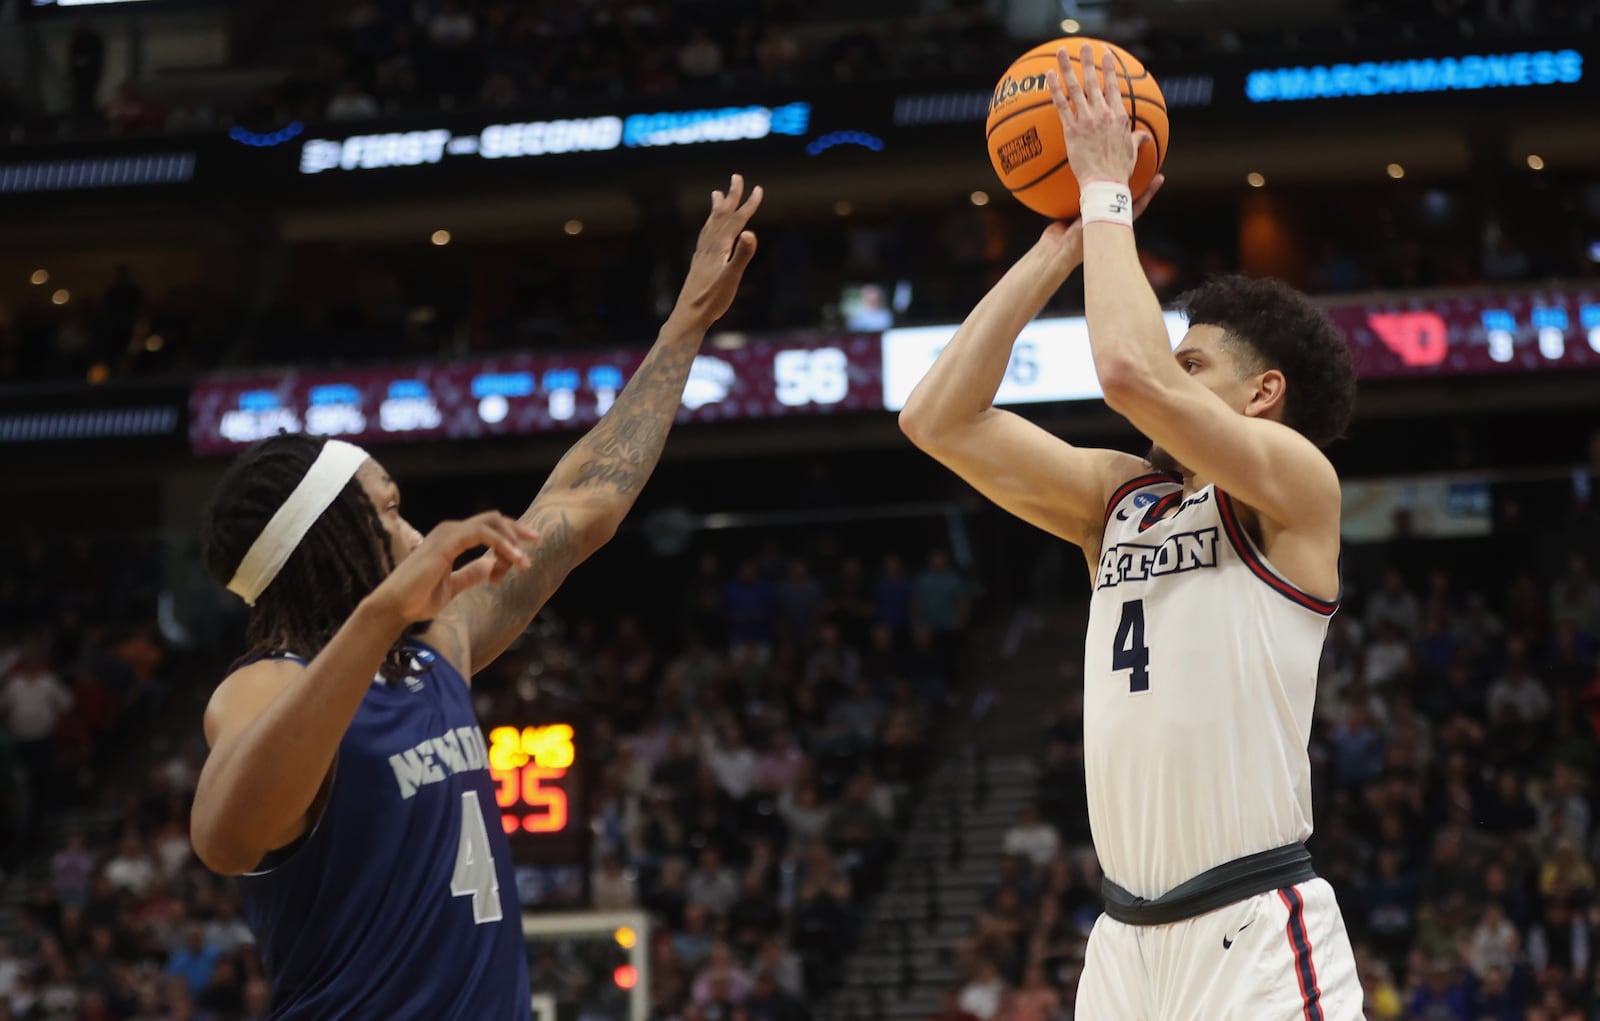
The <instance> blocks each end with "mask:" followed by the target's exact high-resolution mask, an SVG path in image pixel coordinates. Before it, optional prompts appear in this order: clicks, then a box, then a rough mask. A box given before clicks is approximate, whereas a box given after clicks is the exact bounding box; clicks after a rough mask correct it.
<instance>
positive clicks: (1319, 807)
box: [939, 461, 1600, 1021]
mask: <svg viewBox="0 0 1600 1021" xmlns="http://www.w3.org/2000/svg"><path fill="white" fill-rule="evenodd" d="M1594 474H1595V475H1597V476H1600V461H1597V463H1596V465H1595V471H1594ZM1541 502H1543V503H1544V504H1545V507H1546V512H1547V518H1546V519H1544V520H1540V521H1538V522H1529V521H1527V520H1524V518H1523V510H1522V507H1521V506H1520V505H1519V503H1518V502H1517V501H1516V500H1505V501H1503V503H1502V505H1501V509H1500V519H1499V521H1498V522H1497V527H1496V530H1495V534H1494V535H1493V536H1492V537H1490V538H1488V539H1484V540H1481V541H1477V542H1473V543H1471V544H1468V545H1466V546H1464V547H1463V546H1456V547H1452V546H1451V545H1450V544H1448V543H1443V544H1441V543H1437V542H1435V543H1432V544H1430V543H1428V542H1424V541H1417V540H1411V541H1401V542H1397V543H1395V544H1394V545H1393V546H1392V547H1390V548H1387V549H1379V550H1367V551H1361V552H1358V555H1357V556H1356V557H1355V560H1356V562H1357V564H1359V565H1361V566H1359V567H1358V568H1354V569H1352V568H1351V566H1350V564H1349V562H1348V561H1347V566H1346V572H1347V579H1346V586H1347V587H1346V593H1347V595H1346V601H1345V603H1344V605H1343V606H1342V607H1341V609H1340V611H1339V613H1338V614H1336V615H1335V616H1334V618H1333V621H1332V624H1331V628H1330V631H1329V636H1328V640H1327V643H1326V646H1325V648H1324V650H1323V655H1322V660H1321V669H1320V676H1319V682H1318V691H1317V707H1316V715H1315V719H1314V723H1313V730H1312V741H1311V762H1312V769H1313V794H1314V800H1315V806H1316V807H1315V811H1316V832H1315V834H1314V835H1313V837H1312V841H1311V848H1312V852H1313V855H1314V858H1315V861H1316V866H1317V869H1318V872H1319V873H1320V874H1321V875H1322V876H1323V877H1324V878H1326V879H1327V880H1328V881H1329V882H1330V883H1331V884H1332V885H1333V887H1334V889H1335V891H1336V893H1337V895H1338V899H1339V905H1340V909H1341V911H1342V912H1343V915H1344V919H1345V922H1346V925H1347V926H1348V928H1349V931H1350V936H1351V940H1352V942H1353V944H1354V946H1355V948H1356V955H1357V960H1358V963H1359V966H1360V971H1361V978H1362V983H1363V987H1364V988H1365V990H1366V996H1367V1002H1366V1012H1367V1013H1366V1016H1367V1017H1368V1018H1370V1019H1372V1021H1385V1019H1402V1018H1403V1019H1407V1021H1596V1019H1600V967H1597V966H1596V965H1597V961H1596V957H1597V954H1596V951H1597V950H1600V898H1597V896H1596V871H1595V870H1596V865H1597V864H1600V827H1597V822H1600V820H1597V819H1596V818H1595V816H1594V814H1593V802H1592V800H1591V795H1592V794H1594V792H1595V790H1596V784H1597V780H1600V575H1597V572H1596V570H1595V566H1596V565H1600V511H1597V509H1596V508H1595V506H1594V505H1593V504H1591V503H1590V502H1589V500H1588V498H1587V496H1583V495H1579V496H1577V497H1576V498H1575V499H1574V498H1572V497H1570V496H1569V497H1568V498H1567V499H1566V500H1562V501H1556V500H1548V501H1541ZM1385 563H1387V564H1389V565H1390V566H1388V567H1387V568H1385V567H1384V566H1383V565H1384V564H1385ZM1368 579H1370V580H1368ZM1073 666H1074V667H1075V664H1074V665H1073ZM1082 742H1083V719H1082V700H1081V695H1080V694H1079V693H1077V692H1074V693H1072V694H1069V695H1067V696H1065V697H1064V698H1063V699H1062V701H1061V704H1060V707H1059V708H1058V710H1057V711H1056V713H1055V714H1054V716H1053V718H1052V719H1050V720H1049V721H1048V722H1047V724H1046V726H1045V728H1044V734H1043V743H1044V753H1043V756H1042V759H1041V775H1040V780H1039V784H1038V798H1039V802H1038V805H1037V806H1032V807H1030V808H1029V809H1027V810H1026V812H1025V813H1024V816H1023V818H1022V819H1020V820H1019V821H1018V823H1017V825H1016V826H1015V827H1014V828H1013V829H1012V830H1011V831H1010V832H1008V833H1007V835H1006V840H1005V846H1006V851H1007V856H1006V858H1005V859H1004V861H1003V863H1002V866H1001V869H1000V874H999V876H998V878H997V881H996V883H995V885H994V887H993V889H992V891H991V892H990V894H989V896H988V899H987V902H986V904H985V906H984V907H983V909H982V910H981V912H980V913H979V915H978V918H977V920H976V924H975V928H974V931H973V933H972V935H971V937H970V938H969V939H968V940H967V941H966V942H965V943H964V944H963V946H962V947H961V960H962V963H963V965H964V967H965V969H966V973H967V976H968V981H967V982H966V983H965V984H964V985H963V986H961V987H960V988H958V989H953V990H951V991H950V1000H949V1003H948V1004H947V1007H946V1009H945V1011H943V1012H942V1013H941V1014H940V1015H939V1018H940V1021H962V1019H963V1018H964V1019H965V1021H973V1019H976V1021H1052V1019H1053V1021H1066V1019H1069V1018H1070V1017H1071V1010H1070V1008H1071V1004H1072V999H1073V995H1074V992H1075V989H1076V981H1077V977H1078V974H1079V972H1080V970H1081V968H1082V965H1083V955H1084V949H1085V946H1086V941H1087V937H1088V933H1089V931H1090V927H1091V926H1092V925H1093V923H1094V920H1095V918H1096V917H1097V915H1098V914H1099V912H1100V898H1099V881H1100V873H1099V870H1098V866H1097V864H1096V860H1095V857H1094V853H1093V850H1092V848H1091V846H1090V835H1089V829H1088V818H1087V814H1086V806H1085V802H1084V780H1083V761H1082V750H1083V745H1082Z"/></svg>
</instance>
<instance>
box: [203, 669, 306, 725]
mask: <svg viewBox="0 0 1600 1021" xmlns="http://www.w3.org/2000/svg"><path fill="white" fill-rule="evenodd" d="M305 668H306V665H305V663H304V662H302V661H300V660H298V659H291V658H288V657H279V656H273V657H268V658H263V659H256V660H251V661H249V662H247V663H243V664H241V665H239V666H237V667H235V668H234V669H233V670H232V671H231V672H229V674H228V676H226V677H224V678H223V679H222V683H220V684H218V685H217V688H216V690H215V691H213V692H212V693H211V699H210V701H208V702H207V703H206V713H205V735H206V743H207V744H211V745H215V744H216V741H217V737H218V736H219V735H221V734H225V733H228V732H230V731H236V730H238V729H240V728H242V727H245V726H248V725H249V724H250V722H251V721H253V720H254V719H255V718H256V717H257V716H260V715H261V713H262V712H264V711H265V710H266V708H267V706H269V705H271V704H272V700H273V699H275V698H277V697H278V695H279V693H281V692H282V691H283V689H284V687H285V686H287V685H288V684H289V683H290V682H291V681H293V680H294V678H295V677H296V676H298V675H299V674H300V672H301V671H303V670H305Z"/></svg>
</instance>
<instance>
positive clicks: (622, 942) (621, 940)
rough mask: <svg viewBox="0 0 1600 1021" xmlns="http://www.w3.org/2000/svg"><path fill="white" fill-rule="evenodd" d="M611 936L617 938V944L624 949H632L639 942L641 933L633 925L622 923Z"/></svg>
mask: <svg viewBox="0 0 1600 1021" xmlns="http://www.w3.org/2000/svg"><path fill="white" fill-rule="evenodd" d="M611 938H612V939H614V940H616V941H617V946H619V947H621V948H622V949H624V950H632V949H633V948H634V946H636V945H637V944H638V942H639V933H638V932H637V931H635V930H634V928H633V926H631V925H621V926H618V927H617V931H616V932H613V933H612V934H611Z"/></svg>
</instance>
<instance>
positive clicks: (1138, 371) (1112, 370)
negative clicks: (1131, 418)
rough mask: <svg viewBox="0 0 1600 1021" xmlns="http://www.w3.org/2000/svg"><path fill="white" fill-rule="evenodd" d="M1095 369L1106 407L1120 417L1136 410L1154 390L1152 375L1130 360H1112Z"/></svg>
mask: <svg viewBox="0 0 1600 1021" xmlns="http://www.w3.org/2000/svg"><path fill="white" fill-rule="evenodd" d="M1096 367H1097V368H1098V370H1099V376H1100V391H1101V393H1103V394H1104V395H1105V399H1106V406H1107V407H1109V408H1110V409H1111V410H1112V411H1115V412H1117V413H1118V414H1120V415H1126V414H1128V412H1130V411H1132V410H1134V409H1136V408H1137V407H1138V406H1139V404H1140V403H1141V402H1142V401H1145V400H1147V399H1148V398H1149V396H1150V393H1151V391H1152V389H1153V388H1154V384H1155V377H1154V374H1153V373H1151V372H1149V371H1148V370H1147V369H1145V367H1144V366H1142V365H1140V364H1138V363H1137V362H1135V361H1133V360H1131V359H1125V358H1118V359H1113V360H1110V361H1107V362H1105V363H1103V364H1100V365H1097V366H1096Z"/></svg>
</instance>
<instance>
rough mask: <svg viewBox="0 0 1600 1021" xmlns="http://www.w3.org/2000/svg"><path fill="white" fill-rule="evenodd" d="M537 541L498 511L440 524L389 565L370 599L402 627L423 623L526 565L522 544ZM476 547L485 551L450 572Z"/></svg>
mask: <svg viewBox="0 0 1600 1021" xmlns="http://www.w3.org/2000/svg"><path fill="white" fill-rule="evenodd" d="M537 538H538V533H537V532H535V531H534V530H533V529H531V528H529V527H528V526H527V525H524V524H522V523H521V522H519V521H514V520H512V519H511V518H508V517H506V516H505V515H504V514H501V513H499V512H498V511H487V512H485V513H483V514H478V515H476V516H474V517H470V518H468V519H467V520H465V521H446V522H444V523H443V524H441V525H439V526H438V527H436V528H435V529H434V530H433V531H431V532H429V533H428V534H427V536H426V537H425V538H424V539H423V540H422V544H421V545H420V546H418V547H417V548H416V549H414V550H412V551H411V555H410V556H408V557H406V558H405V559H404V560H402V561H400V563H399V564H397V565H396V566H395V569H394V571H393V572H392V573H390V575H389V577H387V578H385V579H384V581H383V583H382V584H381V585H379V586H378V588H377V590H376V591H374V592H373V594H372V598H373V600H374V601H375V602H376V603H377V604H378V605H379V606H381V607H382V608H383V609H384V611H385V612H387V613H389V614H392V615H393V616H394V617H395V618H396V619H398V620H400V621H401V622H403V623H405V624H411V623H415V622H417V621H423V620H429V619H431V618H433V617H436V616H438V615H439V613H440V612H441V611H443V610H444V608H445V607H446V606H449V605H450V601H451V600H452V599H454V598H455V597H456V596H458V595H460V594H461V593H462V592H465V591H466V590H467V589H469V588H472V587H473V586H475V585H482V584H484V583H485V582H495V581H499V580H500V579H501V578H503V577H505V575H506V572H507V571H510V570H511V569H512V568H513V567H527V566H528V562H529V561H528V554H527V552H526V551H525V550H524V549H523V548H522V544H523V543H525V542H532V541H533V540H534V539H537ZM479 546H487V547H489V549H488V552H487V553H485V554H484V555H483V556H481V557H477V558H475V559H474V560H473V561H472V562H471V563H469V564H467V565H466V566H465V567H462V568H460V569H459V570H458V569H456V566H455V563H456V561H457V560H458V559H459V558H460V557H461V554H463V553H465V552H467V551H468V550H472V549H476V548H478V547H479Z"/></svg>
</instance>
